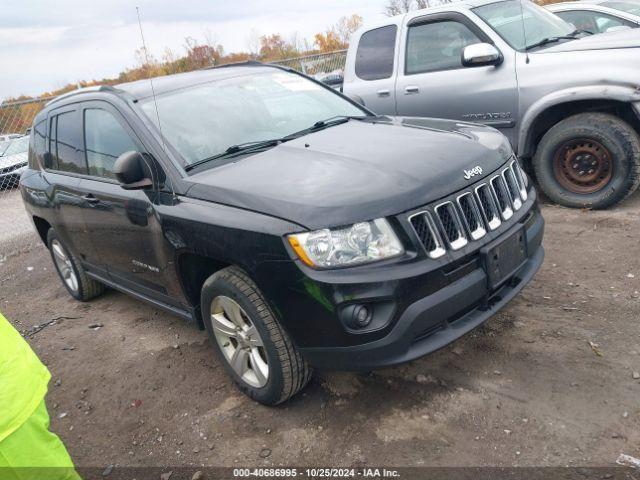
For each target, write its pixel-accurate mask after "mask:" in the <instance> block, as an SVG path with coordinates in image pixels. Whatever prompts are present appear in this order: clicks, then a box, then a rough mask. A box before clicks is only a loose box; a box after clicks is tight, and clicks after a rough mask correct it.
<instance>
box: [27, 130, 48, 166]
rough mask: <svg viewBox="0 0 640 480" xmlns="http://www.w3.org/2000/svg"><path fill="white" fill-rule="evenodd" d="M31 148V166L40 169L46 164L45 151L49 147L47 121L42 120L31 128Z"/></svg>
mask: <svg viewBox="0 0 640 480" xmlns="http://www.w3.org/2000/svg"><path fill="white" fill-rule="evenodd" d="M29 146H30V148H29V168H32V169H38V168H40V165H44V153H45V151H46V149H47V121H46V120H42V121H41V122H38V123H36V124H35V125H34V127H33V129H32V130H31V143H30V145H29Z"/></svg>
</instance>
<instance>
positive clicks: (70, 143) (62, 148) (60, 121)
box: [50, 111, 87, 174]
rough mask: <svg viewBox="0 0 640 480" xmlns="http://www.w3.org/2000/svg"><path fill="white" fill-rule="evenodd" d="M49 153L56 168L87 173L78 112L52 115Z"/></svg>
mask: <svg viewBox="0 0 640 480" xmlns="http://www.w3.org/2000/svg"><path fill="white" fill-rule="evenodd" d="M54 119H55V123H54V125H53V126H52V136H51V144H50V148H51V150H50V153H51V155H52V156H53V157H54V165H56V167H53V168H56V169H57V170H60V171H63V172H70V173H80V174H86V173H87V165H86V163H85V161H84V155H82V148H81V145H82V127H81V125H80V122H79V121H78V112H77V111H70V112H64V113H61V114H59V115H56V116H55V117H54Z"/></svg>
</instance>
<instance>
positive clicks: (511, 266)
mask: <svg viewBox="0 0 640 480" xmlns="http://www.w3.org/2000/svg"><path fill="white" fill-rule="evenodd" d="M481 253H482V257H483V258H484V265H485V270H486V272H487V278H488V283H489V289H491V290H494V289H496V288H498V287H500V286H501V285H502V283H504V281H505V280H507V279H508V278H509V277H511V276H512V275H513V274H514V273H515V272H516V271H517V270H519V269H520V267H522V265H523V264H524V262H525V261H526V260H527V239H526V235H525V231H524V228H519V229H518V230H517V231H516V232H514V233H513V234H511V235H510V236H509V237H508V238H506V239H505V240H501V241H500V242H497V243H493V244H490V245H488V246H486V247H485V248H483V249H482V250H481Z"/></svg>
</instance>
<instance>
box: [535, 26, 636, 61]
mask: <svg viewBox="0 0 640 480" xmlns="http://www.w3.org/2000/svg"><path fill="white" fill-rule="evenodd" d="M614 48H640V28H632V29H629V30H620V31H617V32H608V33H597V34H595V35H589V36H586V37H582V38H578V39H577V40H571V41H568V42H562V43H559V44H557V45H554V46H552V47H548V48H544V49H542V50H539V51H537V52H535V53H536V54H538V53H556V52H578V51H583V50H608V49H614ZM531 54H533V52H532V53H531ZM638 58H639V59H640V52H639V53H638ZM639 63H640V60H639Z"/></svg>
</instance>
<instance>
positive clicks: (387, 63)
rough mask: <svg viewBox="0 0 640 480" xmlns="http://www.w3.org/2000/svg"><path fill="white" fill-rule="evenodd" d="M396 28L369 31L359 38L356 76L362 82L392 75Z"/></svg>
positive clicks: (388, 27)
mask: <svg viewBox="0 0 640 480" xmlns="http://www.w3.org/2000/svg"><path fill="white" fill-rule="evenodd" d="M397 31H398V27H396V26H395V25H388V26H386V27H381V28H376V29H375V30H370V31H368V32H366V33H364V34H363V35H362V37H360V43H359V44H358V51H357V53H356V75H357V76H358V78H361V79H362V80H382V79H384V78H390V77H391V75H393V59H394V55H395V50H396V35H397Z"/></svg>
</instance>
